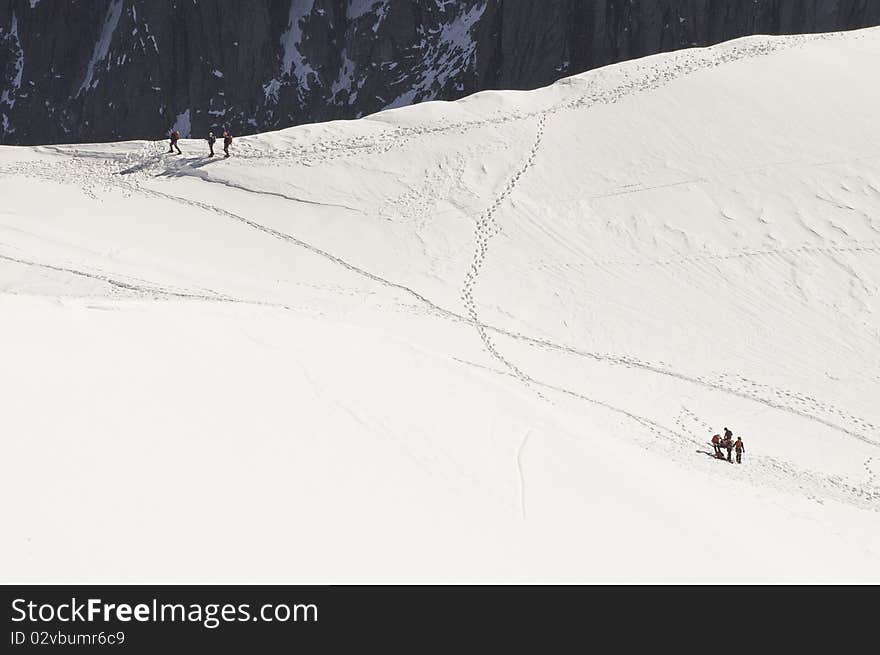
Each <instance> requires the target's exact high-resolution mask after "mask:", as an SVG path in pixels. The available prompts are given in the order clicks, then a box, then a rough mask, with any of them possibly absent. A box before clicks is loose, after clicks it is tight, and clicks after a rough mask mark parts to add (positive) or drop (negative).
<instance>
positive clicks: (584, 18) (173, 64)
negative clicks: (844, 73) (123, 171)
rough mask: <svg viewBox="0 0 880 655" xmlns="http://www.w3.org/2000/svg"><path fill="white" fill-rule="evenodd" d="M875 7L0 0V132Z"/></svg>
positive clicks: (460, 81) (420, 96) (352, 90)
mask: <svg viewBox="0 0 880 655" xmlns="http://www.w3.org/2000/svg"><path fill="white" fill-rule="evenodd" d="M877 24H880V2H878V1H876V0H870V1H867V0H749V1H748V2H746V1H744V0H629V1H628V2H623V1H621V0H454V1H453V0H418V1H417V2H416V1H413V0H248V1H247V2H233V1H231V0H168V1H165V2H156V1H155V0H87V1H86V0H64V1H47V0H43V1H39V0H0V144H7V145H30V144H43V145H45V144H47V143H75V142H80V141H119V140H122V139H156V138H160V137H161V136H162V135H164V134H167V133H168V131H169V130H170V129H171V128H172V127H176V128H177V129H178V130H179V131H180V132H181V133H182V134H183V135H184V136H187V137H188V136H193V137H196V136H198V137H204V136H206V135H207V133H208V131H209V130H211V129H213V130H214V131H218V130H220V129H221V128H222V127H228V128H231V129H232V130H233V132H234V133H235V134H238V135H242V134H254V133H256V132H265V131H267V130H273V129H279V128H284V127H290V126H292V125H298V124H302V123H309V122H315V121H326V120H335V119H351V118H358V117H361V116H364V115H366V114H370V113H373V112H376V111H379V110H382V109H387V108H392V107H400V106H405V105H409V104H413V103H417V102H422V101H425V100H454V99H457V98H461V97H464V96H466V95H469V94H471V93H474V92H475V91H481V90H486V89H534V88H538V87H542V86H545V85H547V84H550V83H552V82H554V81H556V80H558V79H559V78H561V77H566V76H568V75H572V74H575V73H580V72H583V71H586V70H589V69H593V68H596V67H599V66H604V65H606V64H610V63H614V62H619V61H623V60H626V59H631V58H634V57H640V56H644V55H650V54H654V53H658V52H667V51H671V50H677V49H680V48H688V47H692V46H705V45H711V44H713V43H719V42H721V41H726V40H728V39H732V38H736V37H741V36H746V35H749V34H792V33H806V32H830V31H835V30H844V29H853V28H859V27H868V26H870V25H877Z"/></svg>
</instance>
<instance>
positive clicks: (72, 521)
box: [0, 29, 880, 583]
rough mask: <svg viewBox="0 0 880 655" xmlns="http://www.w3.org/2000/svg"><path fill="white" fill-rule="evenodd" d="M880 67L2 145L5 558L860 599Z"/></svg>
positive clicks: (878, 496) (27, 568) (878, 452)
mask: <svg viewBox="0 0 880 655" xmlns="http://www.w3.org/2000/svg"><path fill="white" fill-rule="evenodd" d="M878 57H880V30H876V29H874V30H865V31H860V32H853V33H848V34H833V35H822V36H817V37H803V36H798V37H784V38H768V37H755V38H748V39H744V40H739V41H735V42H731V43H728V44H725V45H721V46H718V47H715V48H710V49H703V50H690V51H682V52H678V53H673V54H666V55H661V56H656V57H650V58H647V59H642V60H638V61H633V62H629V63H625V64H621V65H616V66H612V67H608V68H605V69H601V70H598V71H594V72H591V73H587V74H584V75H579V76H576V77H573V78H570V79H566V80H563V81H561V82H559V83H557V84H555V85H553V86H551V87H549V88H546V89H542V90H539V91H534V92H487V93H481V94H478V95H475V96H472V97H470V98H467V99H465V100H462V101H459V102H455V103H439V102H438V103H426V104H422V105H419V106H416V107H410V108H404V109H398V110H394V111H389V112H385V113H382V114H378V115H375V116H372V117H370V118H367V119H362V120H358V121H347V122H334V123H327V124H321V125H311V126H304V127H298V128H294V129H288V130H282V131H280V132H275V133H270V134H262V135H258V136H254V137H243V138H237V139H236V140H235V142H234V143H233V146H232V149H231V152H232V154H233V156H232V157H231V158H229V159H223V158H222V157H215V158H213V159H209V158H207V157H206V156H205V155H206V153H205V146H204V144H203V142H201V141H200V140H183V141H181V144H180V145H181V148H182V150H183V152H184V154H183V155H182V156H177V155H167V154H164V153H163V151H164V150H165V149H166V143H165V142H164V141H162V142H159V143H148V142H127V143H116V144H94V145H77V146H59V147H37V148H11V147H4V148H0V170H2V175H0V194H2V197H3V199H4V202H3V206H2V209H0V316H2V319H3V320H2V321H0V359H2V361H3V366H2V368H0V394H2V398H3V399H4V401H5V402H4V403H3V411H2V414H0V415H2V444H3V461H4V462H5V463H6V466H5V470H4V474H3V476H0V497H2V498H3V504H2V514H0V519H2V521H3V525H4V526H6V527H5V530H4V539H3V540H2V542H0V556H2V562H3V564H2V567H3V569H2V578H3V579H4V580H6V581H7V582H47V581H65V582H75V581H93V582H94V581H109V582H122V581H141V582H163V581H165V582H221V581H223V582H246V581H248V582H303V583H305V582H314V583H328V582H449V583H452V582H695V583H718V582H742V583H746V582H820V583H831V582H873V583H877V582H880V431H878V426H880V405H878V403H877V398H878V395H880V373H878V371H880V322H878V317H880V296H878V290H880V168H878V164H880V131H878V130H877V129H876V117H877V115H878V114H880V68H878V67H877V66H876V62H877V60H878ZM725 426H728V427H730V428H731V429H732V430H733V431H734V432H735V433H736V434H741V435H742V436H743V438H744V441H745V444H746V449H747V450H746V453H745V458H744V462H743V464H741V465H737V464H728V463H727V462H722V461H717V460H715V459H713V458H712V457H711V456H710V451H711V448H710V446H709V444H708V442H709V438H710V437H711V435H712V434H713V433H714V432H718V431H720V430H722V428H723V427H725Z"/></svg>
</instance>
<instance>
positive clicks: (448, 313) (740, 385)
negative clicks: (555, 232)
mask: <svg viewBox="0 0 880 655" xmlns="http://www.w3.org/2000/svg"><path fill="white" fill-rule="evenodd" d="M542 135H543V132H541V134H540V135H539V138H540V137H542ZM536 145H540V143H539V141H537V140H536ZM533 153H536V148H534V149H533ZM528 162H531V163H530V164H528V166H526V170H527V169H528V168H529V167H530V166H531V165H532V164H533V163H534V157H533V156H531V155H530V157H529V159H528V160H527V163H528ZM25 168H26V170H27V173H28V174H37V175H39V176H40V177H49V179H52V180H55V181H57V179H58V169H57V167H55V166H49V167H43V166H40V167H32V166H30V167H25ZM102 168H104V169H106V168H107V167H106V166H102ZM522 174H523V169H520V171H518V175H519V177H521V176H522ZM77 177H79V176H77ZM519 177H517V176H516V175H515V176H514V177H513V178H512V179H511V181H512V182H513V187H511V186H510V184H511V182H508V187H505V189H504V191H503V192H502V197H501V199H500V200H499V201H498V204H500V203H501V202H503V200H504V199H506V198H507V197H508V196H509V195H510V193H511V192H512V190H513V188H514V187H515V181H514V180H518V179H519ZM111 180H112V181H111V182H109V183H106V184H105V185H102V186H106V187H107V188H108V189H109V188H113V187H122V188H123V190H124V191H125V192H127V193H129V194H134V193H141V194H145V195H149V196H153V197H156V198H161V199H166V200H171V201H174V202H181V203H185V204H188V205H191V206H194V207H199V208H201V209H203V210H205V211H210V212H214V213H217V214H220V215H223V216H226V217H227V218H230V219H232V220H235V221H237V222H240V223H243V224H245V225H247V226H248V227H250V228H252V229H256V230H259V231H261V232H264V233H266V234H268V235H270V236H272V237H274V238H276V239H280V240H283V241H286V242H288V243H291V244H293V245H296V246H299V247H301V248H304V249H306V250H308V251H310V252H312V253H314V254H316V255H319V256H321V257H324V258H325V259H328V260H329V261H332V262H334V263H335V264H337V265H339V266H341V267H343V268H345V269H347V270H349V271H351V272H353V273H355V274H357V275H359V276H362V277H365V278H367V279H370V280H372V281H374V282H377V283H379V284H382V285H384V286H386V287H389V288H392V289H396V290H398V291H401V292H403V293H405V294H407V295H409V296H410V297H412V298H414V299H415V300H417V301H418V302H419V303H421V304H422V305H424V306H425V307H426V308H428V310H429V311H430V312H431V313H433V314H434V315H436V316H440V317H443V318H447V319H451V320H455V321H462V322H465V323H468V324H471V325H474V326H475V327H477V329H478V331H480V334H481V339H482V337H483V334H486V335H487V336H488V333H489V332H491V333H494V334H496V335H502V336H506V337H509V338H511V339H515V340H517V341H520V342H523V343H526V344H529V345H530V346H535V347H539V348H544V349H547V350H552V351H556V352H561V353H565V354H567V355H573V356H577V357H582V358H586V359H591V360H593V361H596V362H601V363H606V364H611V365H617V366H623V367H627V368H637V369H641V370H645V371H650V372H653V373H656V374H659V375H665V376H668V377H672V378H676V379H679V380H682V381H685V382H689V383H692V384H695V385H699V386H701V387H703V388H707V389H712V390H716V391H721V392H724V393H728V394H731V395H734V396H738V397H741V398H744V399H747V400H751V401H754V402H757V403H760V404H762V405H765V406H767V407H772V408H774V409H777V410H780V411H784V412H788V413H790V414H793V415H797V416H800V417H802V418H806V419H808V420H812V421H815V422H818V423H820V424H822V425H824V426H826V427H828V428H831V429H833V430H835V431H837V432H840V433H842V434H845V435H848V436H850V437H852V438H855V439H858V440H859V441H862V442H863V443H866V444H869V445H872V446H875V447H880V443H878V442H877V441H876V440H875V439H872V438H871V437H869V436H867V435H866V434H865V433H863V432H862V431H861V430H860V429H859V428H861V429H866V430H869V431H871V432H876V426H875V425H874V424H873V423H871V422H869V421H867V420H865V419H863V418H860V417H856V416H853V415H850V414H847V413H846V412H844V411H842V410H839V409H837V408H834V407H833V406H831V405H827V404H822V403H819V402H818V401H816V400H815V399H812V398H810V397H808V396H804V395H802V394H798V393H796V392H792V391H788V390H784V389H777V388H773V387H769V386H767V385H759V384H758V383H754V382H752V381H749V380H746V379H745V378H739V377H738V376H737V378H738V379H736V381H733V377H731V376H729V375H727V374H718V375H715V376H713V377H704V376H689V375H687V374H685V373H682V372H678V371H674V370H671V369H669V368H666V367H664V366H661V365H659V364H653V363H650V362H647V361H643V360H641V359H639V358H636V357H632V356H628V355H615V354H609V353H598V352H590V351H585V350H581V349H578V348H576V347H574V346H570V345H564V344H558V343H555V342H553V341H550V340H548V339H542V338H537V337H532V336H528V335H525V334H522V333H519V332H515V331H512V330H508V329H504V328H500V327H497V326H493V325H489V324H484V323H482V322H480V321H479V320H478V319H474V318H473V316H471V315H468V316H463V315H461V314H459V313H457V312H454V311H452V310H449V309H446V308H444V307H441V306H440V305H437V304H436V303H434V302H433V301H431V300H430V299H429V298H427V297H426V296H424V295H422V294H420V293H419V292H418V291H416V290H414V289H412V288H411V287H408V286H406V285H403V284H400V283H397V282H394V281H392V280H389V279H386V278H383V277H381V276H379V275H376V274H374V273H371V272H370V271H367V270H365V269H363V268H360V267H358V266H356V265H354V264H351V263H349V262H347V261H345V260H344V259H342V258H340V257H337V256H335V255H333V254H332V253H329V252H327V251H325V250H322V249H320V248H317V247H315V246H313V245H311V244H309V243H307V242H305V241H303V240H302V239H299V238H297V237H295V236H292V235H290V234H287V233H284V232H281V231H279V230H275V229H273V228H270V227H267V226H265V225H262V224H261V223H258V222H256V221H253V220H251V219H248V218H246V217H243V216H240V215H238V214H235V213H233V212H230V211H228V210H225V209H221V208H219V207H216V206H214V205H210V204H207V203H202V202H198V201H194V200H189V199H186V198H181V197H179V196H175V195H173V194H168V193H164V192H161V191H157V190H154V189H147V188H144V187H143V186H141V185H140V184H138V183H136V182H135V181H131V182H129V181H127V180H126V178H120V177H118V176H115V180H113V179H112V178H111ZM492 207H495V208H496V209H497V207H496V205H495V204H494V203H493V206H492ZM494 211H495V210H493V209H492V208H491V207H490V210H487V212H486V213H484V215H483V217H482V219H483V224H484V227H483V228H482V229H479V228H478V229H477V232H478V234H477V244H478V246H477V247H478V252H477V253H476V255H475V259H474V262H473V263H477V270H476V271H473V268H472V269H471V271H469V272H468V275H469V276H470V275H471V272H474V276H473V277H474V278H475V277H476V273H478V272H479V270H481V268H482V260H483V259H484V258H485V255H483V256H482V257H480V253H479V247H480V244H483V245H484V246H485V245H487V244H488V238H486V239H485V241H484V236H485V237H488V235H489V233H488V232H486V231H485V230H486V229H489V228H488V226H491V225H495V224H493V223H492V222H491V221H492V220H493V218H494ZM487 215H488V218H486V216H487ZM479 225H480V222H479V221H478V226H479ZM473 263H472V266H473ZM466 280H467V279H466ZM468 312H469V314H470V309H468ZM489 342H490V344H492V347H493V348H494V340H492V339H491V337H490V338H489ZM484 343H485V341H484ZM490 353H491V351H490ZM495 353H497V356H496V354H495ZM495 353H492V355H493V357H496V359H499V361H502V363H504V364H505V366H508V365H509V366H508V368H509V367H510V366H512V367H513V370H516V371H518V372H519V374H520V379H521V380H522V381H523V382H528V381H530V378H529V376H528V375H527V374H525V373H524V372H523V371H521V370H519V369H518V368H517V367H516V365H515V364H513V363H512V362H508V361H507V360H506V359H505V357H504V356H503V355H502V354H501V353H500V352H499V351H498V350H497V348H495ZM762 387H763V389H762ZM758 389H762V391H763V393H761V394H758V393H755V391H757V390H758ZM539 393H540V391H539ZM786 401H791V402H786ZM798 405H800V406H798ZM810 409H812V410H814V411H808V410H810ZM822 413H830V414H833V415H834V417H835V418H841V419H843V420H844V422H847V423H852V427H849V426H848V425H841V424H839V423H838V422H836V421H833V420H830V419H829V418H826V417H823V416H821V414H822Z"/></svg>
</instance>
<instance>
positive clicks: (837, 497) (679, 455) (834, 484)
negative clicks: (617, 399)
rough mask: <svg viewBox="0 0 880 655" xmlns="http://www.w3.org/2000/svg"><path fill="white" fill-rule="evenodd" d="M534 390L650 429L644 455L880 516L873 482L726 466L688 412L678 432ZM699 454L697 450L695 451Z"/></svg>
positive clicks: (777, 467)
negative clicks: (705, 457) (706, 458)
mask: <svg viewBox="0 0 880 655" xmlns="http://www.w3.org/2000/svg"><path fill="white" fill-rule="evenodd" d="M453 359H454V360H455V361H457V362H459V363H461V364H465V365H467V366H472V367H474V368H477V369H482V370H485V371H488V372H491V373H494V374H496V375H499V376H504V377H508V378H513V379H518V377H517V376H516V375H515V374H514V373H512V372H510V371H507V370H502V369H496V368H492V367H490V366H485V365H483V364H477V363H475V362H470V361H467V360H464V359H460V358H457V357H454V358H453ZM532 384H535V385H539V386H542V387H544V388H545V389H546V390H547V391H553V392H556V393H558V394H561V395H563V396H567V397H570V398H574V399H576V400H579V401H584V402H587V403H589V404H592V405H595V406H597V407H602V408H604V409H607V410H609V411H611V412H613V413H615V414H619V415H621V416H623V417H625V418H626V419H628V420H630V421H633V422H635V423H637V424H639V425H640V426H642V427H643V428H646V429H647V430H648V432H650V433H651V434H652V435H654V437H656V438H647V439H636V440H633V443H635V444H636V445H638V446H639V447H640V448H642V449H643V450H646V451H648V452H650V453H651V454H652V455H653V456H656V457H661V458H663V459H671V460H673V461H675V462H676V463H677V464H679V465H681V466H691V467H693V466H694V465H695V463H696V462H700V463H699V467H700V470H701V471H704V472H708V473H710V474H712V475H718V476H724V477H726V478H728V479H737V480H742V479H745V480H748V482H749V483H750V485H751V486H753V487H770V488H772V489H776V490H778V491H782V492H784V493H789V494H793V495H797V494H798V493H800V494H801V495H803V496H804V497H806V498H808V499H809V500H811V501H813V502H817V503H819V504H822V503H823V502H824V501H826V500H830V501H835V502H840V503H843V504H847V505H850V506H854V507H857V508H859V509H867V510H870V511H874V512H880V486H877V485H876V484H874V479H873V478H870V479H869V480H868V481H867V482H865V483H862V484H855V483H852V482H850V481H848V480H845V479H843V478H842V477H841V476H839V475H824V474H821V473H817V472H815V471H810V470H807V469H798V468H796V467H794V466H792V465H790V464H788V463H787V462H784V461H781V460H779V459H777V458H775V457H769V456H761V455H758V456H752V455H746V457H745V458H744V462H746V464H743V465H736V464H728V463H727V462H726V461H725V462H719V461H718V460H716V459H715V457H714V455H713V454H712V445H711V442H710V441H709V440H708V439H705V440H703V439H701V438H699V437H694V436H691V435H692V434H693V433H695V432H703V431H704V430H705V427H706V426H708V423H707V422H706V421H705V420H704V419H702V418H700V417H698V416H697V415H696V414H694V413H693V412H690V411H689V410H686V409H685V408H682V409H683V411H682V413H680V414H679V418H677V419H675V423H676V424H677V425H678V426H679V428H680V430H681V431H678V430H674V429H672V428H669V427H667V426H664V425H662V424H661V423H658V422H657V421H654V420H652V419H649V418H647V417H644V416H640V415H638V414H636V413H634V412H631V411H630V410H627V409H623V408H621V407H617V406H615V405H612V404H610V403H606V402H604V401H601V400H597V399H595V398H591V397H589V396H587V395H585V394H582V393H580V392H577V391H572V390H571V389H566V388H564V387H559V386H556V385H551V384H545V383H542V382H539V381H536V380H532ZM682 415H684V416H686V417H687V418H688V419H689V420H690V421H692V422H693V423H694V424H695V426H696V429H694V426H688V425H687V424H686V423H685V422H684V421H682V420H681V418H680V417H681V416H682ZM704 434H708V431H705V432H704ZM694 448H696V451H695V450H694ZM695 452H696V453H702V454H703V455H707V456H708V458H710V459H708V460H706V461H703V460H702V459H697V460H695V459H694V453H695Z"/></svg>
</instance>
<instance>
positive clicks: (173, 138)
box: [168, 130, 183, 155]
mask: <svg viewBox="0 0 880 655" xmlns="http://www.w3.org/2000/svg"><path fill="white" fill-rule="evenodd" d="M179 139H180V132H178V131H177V130H172V131H171V144H170V145H169V146H168V152H174V150H175V149H177V154H178V155H181V154H183V153H182V152H180V147H179V146H178V145H177V141H178V140H179Z"/></svg>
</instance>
